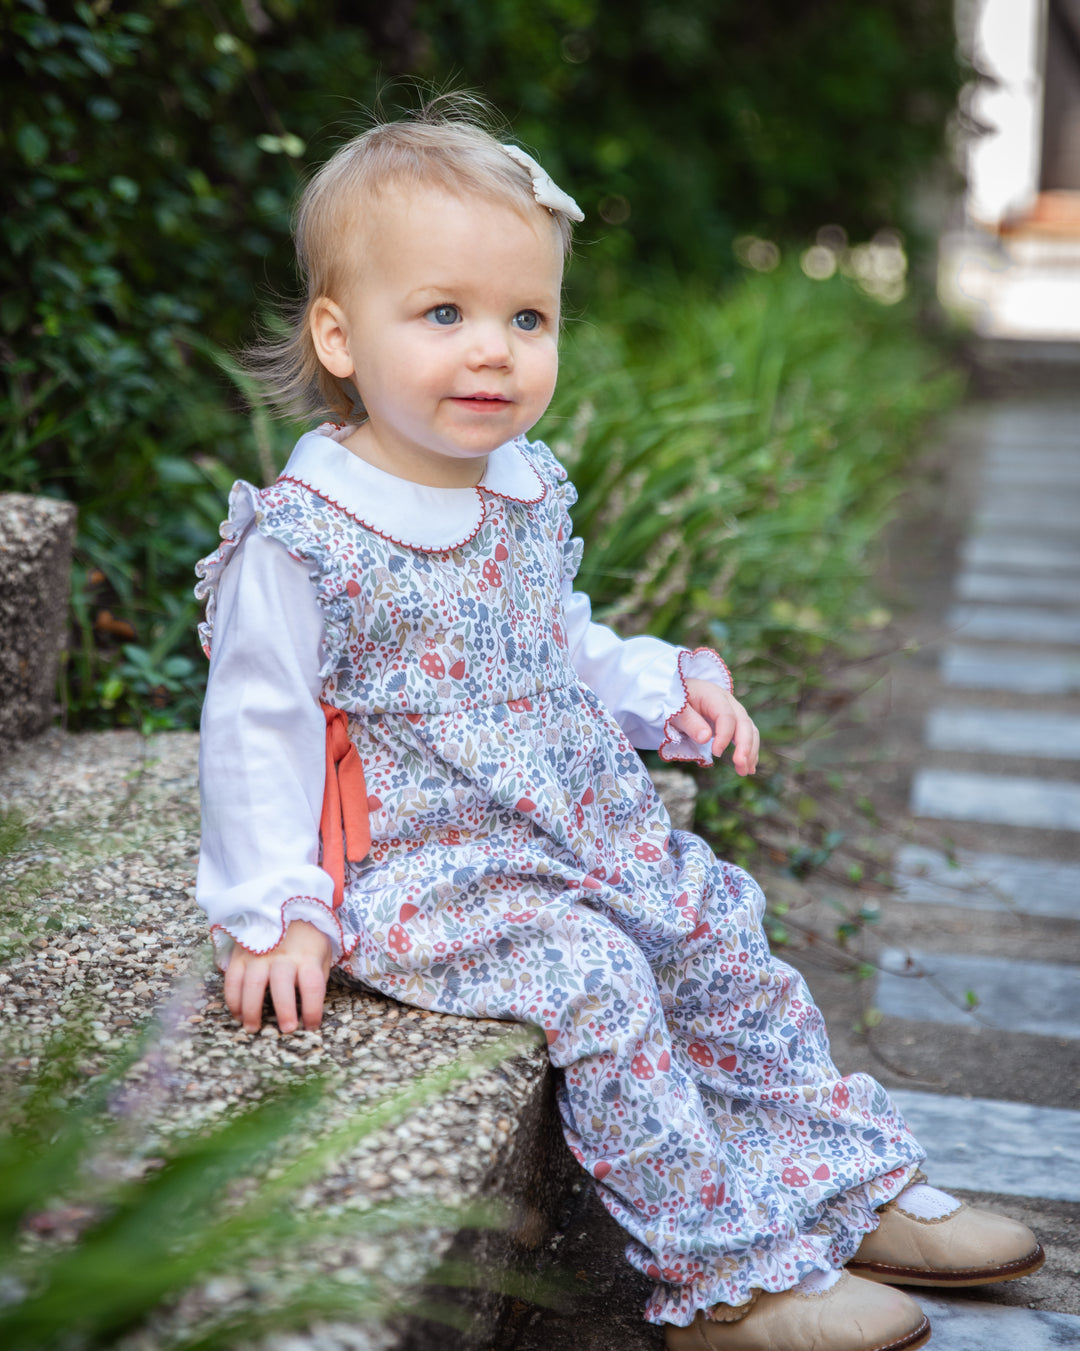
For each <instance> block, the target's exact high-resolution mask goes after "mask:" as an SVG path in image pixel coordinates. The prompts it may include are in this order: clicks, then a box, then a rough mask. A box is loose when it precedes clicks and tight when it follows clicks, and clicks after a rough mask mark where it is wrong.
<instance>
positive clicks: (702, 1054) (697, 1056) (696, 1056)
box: [686, 1041, 713, 1070]
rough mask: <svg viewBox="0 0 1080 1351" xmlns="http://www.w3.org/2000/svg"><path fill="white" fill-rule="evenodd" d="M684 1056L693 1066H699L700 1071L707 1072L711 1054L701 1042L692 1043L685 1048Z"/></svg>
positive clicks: (711, 1061) (711, 1059) (711, 1058)
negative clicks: (704, 1070)
mask: <svg viewBox="0 0 1080 1351" xmlns="http://www.w3.org/2000/svg"><path fill="white" fill-rule="evenodd" d="M686 1054H687V1055H688V1056H689V1057H690V1059H691V1060H692V1061H693V1062H694V1064H695V1065H700V1066H701V1067H702V1069H706V1070H707V1069H708V1068H709V1066H710V1065H711V1064H712V1063H713V1053H712V1051H711V1050H710V1049H709V1047H708V1046H706V1044H705V1043H704V1042H703V1041H692V1042H691V1043H690V1045H689V1046H688V1047H687V1048H686Z"/></svg>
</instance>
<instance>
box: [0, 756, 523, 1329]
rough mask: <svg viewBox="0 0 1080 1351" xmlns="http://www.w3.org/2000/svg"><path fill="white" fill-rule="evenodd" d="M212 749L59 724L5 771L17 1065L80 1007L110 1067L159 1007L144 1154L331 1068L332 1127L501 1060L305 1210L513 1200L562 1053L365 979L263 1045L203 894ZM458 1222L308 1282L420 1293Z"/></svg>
mask: <svg viewBox="0 0 1080 1351" xmlns="http://www.w3.org/2000/svg"><path fill="white" fill-rule="evenodd" d="M197 753H198V738H197V736H196V735H195V734H193V733H171V734H168V735H163V736H158V737H155V738H154V739H153V740H152V741H151V742H149V743H144V742H143V741H142V740H141V738H139V737H138V736H137V735H136V734H135V733H132V732H123V731H120V732H103V733H91V734H83V735H79V736H65V735H63V734H61V733H58V732H51V733H48V734H46V735H45V736H43V737H40V738H38V739H37V740H35V741H33V742H30V743H28V744H26V745H25V746H23V747H22V748H20V749H19V750H18V751H17V752H15V753H14V754H13V755H12V756H11V757H10V758H9V760H8V761H7V762H6V764H5V765H4V766H3V768H2V770H0V810H3V811H11V810H12V809H13V808H14V809H15V810H17V811H18V812H19V813H20V815H21V816H22V817H23V818H24V821H25V826H26V836H25V839H24V840H23V842H22V844H21V845H19V846H17V847H16V849H15V851H14V853H12V854H10V855H9V856H8V857H7V858H6V859H5V860H4V869H5V878H4V894H5V897H6V898H7V900H8V904H7V905H6V906H5V912H4V914H3V919H2V923H3V926H4V929H5V933H4V934H3V935H2V936H0V943H2V944H3V950H4V952H5V953H6V955H5V957H4V959H3V960H2V962H0V1014H2V1018H3V1022H4V1025H5V1028H6V1036H5V1038H4V1046H3V1050H4V1059H5V1061H6V1062H7V1064H6V1067H5V1068H6V1072H7V1073H8V1074H9V1075H12V1074H13V1075H14V1076H16V1077H19V1078H22V1079H26V1078H28V1077H30V1076H32V1075H33V1074H34V1072H35V1071H36V1070H37V1069H38V1068H39V1066H40V1064H41V1058H42V1051H43V1048H44V1047H45V1045H46V1043H47V1041H48V1039H49V1037H50V1035H52V1034H53V1033H54V1032H55V1030H56V1029H57V1028H58V1027H60V1026H61V1025H62V1024H63V1023H64V1022H65V1020H66V1019H68V1018H71V1017H76V1018H78V1019H80V1020H85V1021H87V1022H88V1024H89V1027H90V1030H91V1038H92V1043H93V1045H94V1046H96V1050H91V1052H90V1053H89V1055H88V1057H87V1062H86V1064H85V1070H86V1072H87V1073H88V1074H91V1075H92V1074H93V1073H94V1072H95V1071H96V1070H99V1069H100V1068H102V1067H103V1066H104V1064H105V1063H106V1061H107V1060H108V1059H109V1057H110V1054H111V1053H114V1052H115V1051H116V1050H118V1049H119V1048H120V1047H121V1046H122V1045H123V1043H124V1040H125V1038H126V1037H128V1036H129V1035H130V1034H131V1033H132V1030H133V1029H134V1028H136V1027H138V1026H139V1025H140V1024H142V1023H144V1021H145V1020H146V1019H147V1018H148V1017H149V1016H150V1015H151V1014H154V1015H156V1016H157V1017H158V1018H159V1020H160V1023H161V1033H160V1038H159V1040H157V1042H156V1044H154V1045H152V1046H151V1049H150V1050H149V1051H148V1053H147V1054H146V1055H145V1056H143V1057H142V1058H141V1059H140V1060H139V1061H138V1062H137V1063H136V1064H135V1065H134V1066H133V1068H132V1069H131V1070H130V1072H129V1073H128V1075H127V1076H126V1081H125V1083H126V1086H127V1090H128V1100H129V1101H135V1102H137V1104H138V1110H139V1112H140V1114H141V1116H142V1118H143V1119H144V1122H145V1130H144V1135H143V1138H142V1142H141V1146H140V1148H141V1149H142V1151H143V1152H145V1153H148V1154H149V1153H152V1152H153V1150H154V1149H155V1147H156V1144H157V1143H158V1142H160V1139H161V1137H162V1136H169V1135H172V1134H183V1133H186V1132H191V1131H197V1130H199V1129H200V1128H202V1127H205V1126H206V1125H207V1124H209V1123H212V1122H214V1121H216V1120H219V1119H221V1118H223V1117H224V1116H225V1114H226V1113H228V1112H229V1111H230V1110H231V1109H234V1108H236V1107H238V1106H240V1105H242V1104H246V1103H250V1102H252V1101H254V1100H256V1099H258V1098H259V1097H260V1096H262V1095H263V1094H265V1093H266V1092H267V1091H268V1090H270V1089H272V1088H273V1087H274V1086H275V1085H279V1084H283V1083H287V1082H290V1081H294V1080H295V1079H296V1077H297V1076H298V1075H306V1074H309V1073H317V1074H319V1075H322V1076H325V1077H326V1079H327V1082H328V1090H327V1093H326V1096H325V1100H324V1102H323V1104H322V1107H321V1117H322V1122H321V1124H322V1125H323V1126H325V1127H326V1128H327V1129H329V1128H331V1127H333V1126H334V1125H336V1124H338V1123H340V1122H342V1121H344V1120H346V1119H348V1118H349V1117H350V1115H354V1114H355V1113H356V1112H357V1110H358V1109H359V1108H361V1107H362V1106H365V1105H368V1104H371V1103H373V1102H374V1101H376V1100H378V1099H380V1098H382V1097H383V1096H384V1095H387V1094H390V1093H392V1092H393V1091H395V1090H398V1089H400V1088H402V1087H403V1086H404V1085H406V1084H407V1083H408V1082H409V1081H410V1080H411V1079H412V1078H413V1077H415V1076H416V1075H417V1074H418V1073H419V1072H420V1071H422V1070H428V1069H434V1068H437V1067H439V1066H448V1065H450V1064H452V1063H453V1062H454V1061H455V1060H457V1059H458V1058H460V1057H467V1056H469V1055H470V1054H473V1053H476V1054H486V1055H487V1056H488V1057H489V1058H490V1057H491V1056H494V1058H495V1060H496V1063H495V1065H494V1066H493V1067H489V1068H487V1069H484V1070H483V1071H482V1072H477V1073H475V1075H474V1077H472V1078H470V1079H468V1080H467V1081H465V1082H462V1083H459V1084H458V1085H457V1086H456V1087H455V1088H454V1089H453V1090H451V1092H450V1093H448V1094H447V1095H446V1096H444V1097H441V1098H436V1099H434V1100H432V1101H430V1102H428V1103H427V1104H426V1105H425V1106H423V1107H422V1108H420V1109H418V1110H415V1111H413V1112H412V1113H411V1114H409V1115H407V1116H405V1117H404V1118H403V1119H402V1120H400V1121H397V1122H395V1123H394V1124H393V1125H392V1126H390V1127H387V1128H386V1129H384V1130H383V1131H381V1132H380V1133H379V1134H378V1135H376V1136H374V1137H372V1138H371V1139H370V1140H368V1141H367V1142H366V1143H365V1144H364V1145H363V1146H362V1147H361V1148H360V1149H358V1150H356V1151H354V1152H352V1153H351V1154H350V1155H348V1156H347V1157H346V1158H344V1159H342V1160H341V1161H340V1164H339V1165H338V1166H336V1167H335V1168H334V1170H333V1172H332V1174H331V1175H330V1176H328V1177H325V1178H324V1179H322V1180H321V1181H320V1182H318V1183H317V1184H316V1185H313V1186H311V1187H309V1188H308V1189H307V1190H306V1191H305V1192H304V1193H303V1194H302V1195H301V1196H300V1197H299V1198H298V1205H299V1206H300V1207H301V1208H307V1207H310V1208H315V1207H318V1208H321V1209H322V1211H323V1212H324V1213H327V1214H331V1215H333V1214H340V1213H342V1212H343V1211H347V1210H361V1211H362V1210H364V1209H366V1208H369V1207H370V1206H371V1205H372V1204H374V1203H375V1202H378V1201H383V1200H386V1199H389V1198H402V1199H406V1200H412V1201H416V1202H419V1203H421V1204H423V1205H431V1204H433V1203H442V1204H446V1205H455V1204H458V1203H463V1202H468V1201H472V1200H475V1199H476V1198H478V1197H481V1196H488V1195H499V1194H501V1193H505V1192H506V1187H505V1185H504V1184H505V1182H506V1179H507V1175H508V1173H509V1172H510V1171H511V1160H512V1159H513V1158H514V1154H515V1137H517V1136H518V1135H519V1134H522V1133H524V1134H527V1133H528V1131H529V1130H530V1129H532V1128H533V1122H532V1121H531V1118H534V1117H535V1116H536V1114H537V1110H538V1107H537V1103H538V1102H540V1101H541V1099H540V1097H538V1094H539V1093H540V1091H541V1089H542V1086H543V1084H544V1081H545V1077H546V1074H547V1057H546V1054H545V1052H544V1049H543V1048H542V1047H540V1046H538V1045H536V1044H535V1043H532V1042H531V1041H530V1042H529V1043H527V1045H526V1048H525V1049H524V1050H523V1049H522V1040H521V1039H522V1032H521V1030H520V1029H518V1028H516V1027H515V1026H513V1025H511V1024H506V1023H500V1022H495V1021H492V1020H475V1021H474V1020H465V1019H459V1018H450V1017H444V1016H442V1015H438V1014H427V1013H424V1012H421V1011H419V1010H415V1009H407V1008H405V1007H403V1006H401V1005H399V1004H397V1003H394V1002H392V1001H390V1000H387V999H383V998H381V997H379V996H377V995H374V994H371V993H365V992H362V991H357V990H354V989H346V988H332V989H331V990H330V992H329V998H328V1002H327V1009H326V1016H325V1019H324V1021H323V1025H322V1028H321V1029H320V1031H318V1032H313V1033H312V1032H301V1033H297V1034H295V1035H293V1036H291V1037H287V1038H285V1037H281V1036H279V1034H278V1032H277V1029H276V1027H275V1026H274V1025H273V1024H272V1022H271V1023H268V1024H267V1025H266V1026H264V1027H263V1029H262V1032H261V1033H260V1034H259V1035H258V1036H249V1035H247V1034H245V1033H244V1032H243V1031H241V1030H240V1029H238V1028H237V1026H236V1025H235V1024H234V1022H233V1020H232V1018H231V1017H230V1016H229V1014H228V1012H227V1011H226V1009H225V1008H224V1005H223V1002H222V998H221V978H220V976H219V974H218V973H217V972H216V971H215V970H214V969H213V967H212V964H211V961H210V956H209V951H208V944H207V939H206V931H205V923H204V918H203V916H202V914H201V912H200V911H198V910H197V909H196V907H195V905H194V901H193V895H194V868H195V858H196V852H197V848H198V819H197V802H198V793H197V763H196V762H197ZM500 1047H502V1048H504V1049H503V1051H502V1052H500ZM534 1219H535V1217H534ZM456 1232H457V1226H455V1225H453V1224H450V1225H447V1224H446V1222H445V1221H443V1222H431V1223H428V1224H423V1223H421V1224H420V1225H419V1226H418V1227H417V1226H414V1227H413V1228H411V1229H410V1230H409V1231H408V1232H407V1233H406V1234H404V1235H401V1236H400V1237H399V1238H396V1239H395V1238H393V1237H392V1236H391V1237H384V1238H380V1239H376V1238H374V1237H373V1238H371V1239H370V1240H368V1241H364V1242H360V1243H357V1242H355V1241H350V1242H348V1243H347V1244H342V1243H339V1244H337V1245H335V1244H329V1245H327V1246H325V1247H324V1248H321V1249H320V1250H319V1252H318V1253H317V1254H315V1255H314V1256H313V1257H312V1258H311V1259H310V1260H309V1261H307V1262H306V1264H305V1265H304V1267H303V1270H301V1271H299V1272H297V1271H296V1269H295V1265H294V1268H293V1270H292V1272H291V1275H292V1276H294V1277H295V1276H297V1275H302V1276H306V1277H308V1278H310V1277H311V1276H312V1275H314V1274H319V1273H321V1274H325V1275H328V1276H330V1277H332V1278H336V1279H340V1280H345V1281H347V1280H348V1279H349V1276H350V1272H351V1271H355V1270H356V1269H357V1268H359V1269H360V1270H362V1271H368V1272H378V1273H380V1276H381V1279H382V1280H383V1281H385V1283H386V1284H387V1286H388V1288H392V1289H393V1288H397V1289H400V1288H402V1287H403V1286H407V1285H409V1284H411V1283H413V1282H415V1281H417V1280H418V1279H419V1278H420V1277H422V1276H423V1275H424V1274H425V1272H427V1271H428V1270H429V1269H430V1268H431V1267H432V1265H433V1264H434V1263H435V1262H437V1261H438V1260H439V1258H440V1257H441V1256H442V1255H443V1254H444V1253H445V1252H446V1251H447V1250H448V1248H449V1247H450V1245H451V1243H452V1242H453V1240H454V1238H455V1234H456ZM58 1237H61V1238H62V1237H63V1235H62V1234H60V1235H58ZM281 1279H283V1276H282V1273H281V1272H280V1271H275V1267H274V1262H273V1260H272V1258H269V1259H268V1261H267V1263H265V1264H263V1266H262V1269H260V1270H257V1271H253V1272H251V1273H250V1276H249V1277H248V1278H245V1279H244V1280H240V1279H236V1278H233V1277H231V1276H230V1277H227V1278H217V1279H212V1280H210V1281H208V1282H206V1283H204V1284H203V1285H202V1286H201V1287H199V1288H198V1289H196V1290H194V1291H192V1292H191V1294H190V1296H188V1297H187V1298H185V1299H184V1300H183V1301H181V1303H180V1305H179V1306H177V1307H176V1308H173V1309H171V1310H168V1311H166V1312H164V1313H163V1315H162V1317H161V1319H160V1320H159V1324H158V1327H157V1330H156V1332H152V1333H150V1334H148V1335H146V1336H140V1337H138V1338H130V1339H128V1341H127V1342H125V1343H124V1344H123V1345H124V1346H125V1348H129V1349H130V1351H155V1348H156V1347H158V1346H159V1345H161V1344H163V1342H165V1341H167V1340H168V1338H169V1337H170V1336H171V1335H173V1334H175V1333H176V1332H178V1331H181V1330H183V1329H185V1328H190V1327H193V1326H195V1325H196V1324H197V1323H198V1322H199V1321H200V1319H201V1318H202V1317H203V1316H204V1315H205V1314H207V1313H208V1312H211V1311H214V1312H221V1311H228V1310H232V1309H238V1308H243V1307H254V1308H258V1307H260V1304H261V1301H262V1300H263V1299H264V1298H265V1296H266V1295H267V1293H268V1292H272V1291H273V1289H274V1286H275V1284H276V1283H277V1282H278V1281H280V1280H281ZM396 1339H397V1333H396V1331H395V1330H394V1329H393V1328H392V1327H390V1326H389V1325H386V1324H366V1325H365V1326H364V1327H354V1326H345V1325H340V1324H335V1325H326V1326H320V1327H318V1328H316V1329H315V1330H314V1331H312V1332H310V1333H308V1334H306V1335H304V1336H302V1337H301V1336H297V1335H288V1336H286V1335H279V1336H275V1337H270V1338H269V1339H268V1340H266V1341H265V1342H264V1343H263V1344H262V1345H264V1346H265V1347H266V1348H267V1351H339V1349H347V1351H384V1348H388V1347H390V1346H391V1345H393V1344H394V1343H395V1341H396Z"/></svg>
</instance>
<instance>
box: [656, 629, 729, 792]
mask: <svg viewBox="0 0 1080 1351" xmlns="http://www.w3.org/2000/svg"><path fill="white" fill-rule="evenodd" d="M699 656H707V657H712V658H714V659H715V660H716V661H718V662H719V663H720V666H721V668H722V669H723V672H724V674H725V675H726V676H727V678H728V689H729V690H730V691H731V692H732V693H734V692H735V682H734V681H733V680H732V678H731V672H730V671H729V670H728V668H727V666H726V665H725V663H724V660H723V658H722V657H721V656H720V654H719V653H718V652H714V651H713V649H712V648H711V647H695V648H694V649H693V651H690V650H689V649H687V648H684V649H683V650H682V651H681V652H680V653H679V680H680V681H681V683H682V687H683V701H682V706H681V707H680V708H677V709H676V710H675V712H674V713H672V714H671V716H670V717H669V718H666V719H665V721H664V739H663V741H662V742H661V743H660V747H659V750H658V752H657V754H658V755H659V756H660V759H661V760H666V761H668V762H669V763H670V762H671V761H673V760H681V761H683V763H686V762H687V761H689V762H690V763H691V764H694V765H707V764H709V763H711V762H710V760H709V758H708V756H705V755H701V754H698V755H686V754H682V753H679V752H676V753H675V754H674V755H672V754H670V753H668V747H669V746H672V745H674V746H676V747H678V746H681V745H682V744H683V743H686V744H688V745H690V746H693V747H694V749H695V750H698V751H700V748H699V747H698V746H696V745H695V743H694V742H692V741H691V740H690V738H689V737H688V736H687V735H686V733H685V732H682V731H680V730H679V728H677V727H674V726H673V723H674V721H675V719H676V718H677V717H679V715H680V714H681V713H683V712H685V710H686V708H687V706H688V705H689V703H690V688H689V686H688V685H687V683H686V674H685V672H684V671H683V662H684V661H686V660H687V659H688V658H690V657H699Z"/></svg>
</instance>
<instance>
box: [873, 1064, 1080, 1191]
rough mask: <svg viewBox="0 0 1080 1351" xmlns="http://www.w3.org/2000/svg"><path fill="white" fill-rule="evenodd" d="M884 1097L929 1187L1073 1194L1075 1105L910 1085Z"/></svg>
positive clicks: (1077, 1165) (1079, 1173) (1079, 1169)
mask: <svg viewBox="0 0 1080 1351" xmlns="http://www.w3.org/2000/svg"><path fill="white" fill-rule="evenodd" d="M891 1097H892V1098H893V1101H894V1102H895V1103H896V1104H897V1106H898V1107H899V1108H900V1110H901V1112H903V1114H904V1117H905V1119H906V1121H907V1123H908V1125H909V1126H910V1127H911V1130H912V1132H913V1134H914V1135H915V1138H916V1139H917V1140H918V1141H919V1143H920V1144H921V1145H922V1146H923V1148H924V1149H925V1150H926V1151H927V1158H926V1164H925V1165H924V1166H925V1169H926V1172H927V1175H928V1176H929V1177H930V1178H931V1179H932V1180H933V1183H934V1185H935V1186H937V1187H943V1188H944V1189H945V1190H946V1191H952V1190H953V1189H954V1188H959V1189H960V1190H961V1191H973V1192H993V1193H995V1194H997V1195H999V1196H1002V1195H1004V1196H1033V1197H1040V1198H1042V1199H1044V1200H1047V1201H1080V1112H1071V1111H1066V1110H1065V1109H1064V1108H1061V1107H1037V1106H1034V1105H1033V1104H1031V1103H1026V1102H1001V1101H1000V1100H997V1099H992V1098H958V1097H954V1096H952V1095H949V1094H943V1093H916V1092H912V1091H911V1090H910V1089H893V1090H892V1092H891Z"/></svg>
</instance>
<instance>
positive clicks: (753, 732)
mask: <svg viewBox="0 0 1080 1351" xmlns="http://www.w3.org/2000/svg"><path fill="white" fill-rule="evenodd" d="M760 740H761V739H760V737H759V735H758V730H757V728H756V727H755V726H754V724H753V722H751V720H750V718H749V717H747V716H746V714H743V716H742V717H740V718H739V719H738V720H737V723H736V727H735V749H734V752H733V753H732V757H731V758H732V763H733V764H734V765H735V768H736V769H737V770H738V772H739V773H740V774H753V772H754V771H755V769H757V754H758V747H759V745H760Z"/></svg>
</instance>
